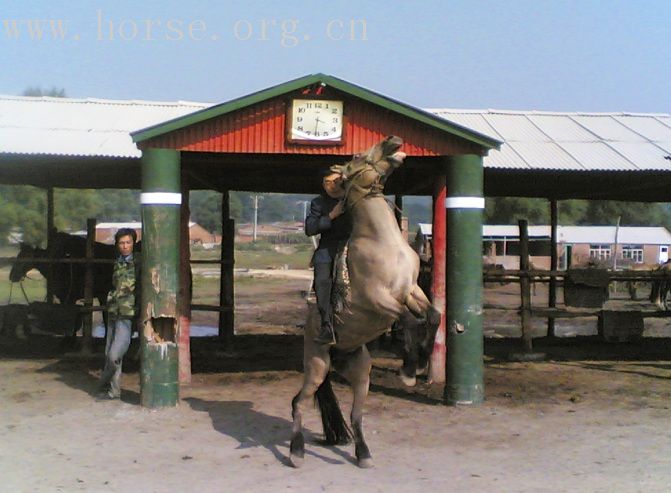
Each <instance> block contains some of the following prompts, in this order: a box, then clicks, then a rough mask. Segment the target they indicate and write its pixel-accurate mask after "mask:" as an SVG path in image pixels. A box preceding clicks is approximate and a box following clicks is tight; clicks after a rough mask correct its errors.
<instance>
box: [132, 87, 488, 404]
mask: <svg viewBox="0 0 671 493" xmlns="http://www.w3.org/2000/svg"><path fill="white" fill-rule="evenodd" d="M297 101H300V103H299V104H297ZM313 105H314V106H313ZM312 107H317V108H323V109H324V110H326V111H324V112H322V113H320V115H318V116H317V119H316V120H313V121H312V122H311V123H310V124H311V125H312V123H314V129H312V127H310V128H305V129H304V128H303V127H302V124H301V122H302V121H303V119H302V117H303V115H304V113H303V114H301V111H302V109H305V108H307V109H308V110H309V109H310V108H312ZM301 108H302V109H301ZM308 113H309V111H308ZM319 118H324V119H325V120H328V122H327V123H328V124H327V125H326V126H327V127H328V130H329V133H330V135H333V133H335V134H337V135H336V136H335V137H330V136H329V138H324V137H325V136H324V134H323V133H322V132H319V131H318V128H319V127H318V125H319V123H320V122H321V123H324V122H323V121H322V120H319ZM331 122H333V132H331ZM296 123H298V125H299V126H298V128H295V125H296ZM339 125H342V126H341V127H340V130H339V131H337V127H338V126H339ZM297 130H300V132H297ZM295 133H297V134H299V135H300V138H296V135H295ZM132 135H133V140H134V141H135V142H136V143H137V144H138V147H139V148H140V149H141V150H142V152H143V157H142V182H143V185H142V191H143V193H142V204H143V225H144V238H145V242H144V245H145V247H144V248H143V257H144V259H145V263H144V266H145V268H144V274H143V275H144V276H145V277H146V278H145V279H143V295H144V303H145V309H146V310H145V311H144V313H143V315H144V317H145V334H144V337H143V341H144V342H145V347H146V348H147V349H146V350H145V351H144V353H143V354H144V355H145V357H146V358H147V359H146V364H145V365H144V367H151V366H152V365H153V364H154V363H152V362H157V361H158V360H159V359H161V360H164V359H165V355H166V354H167V355H168V357H167V359H170V351H171V349H170V348H172V347H173V345H174V344H175V343H177V342H179V344H178V347H179V348H180V353H181V361H182V362H185V361H187V360H188V352H187V348H188V339H189V335H188V330H189V329H188V320H189V314H188V308H187V307H188V303H184V302H183V300H184V297H185V296H187V292H188V289H186V287H185V286H184V280H183V281H182V286H181V289H180V290H179V291H180V296H179V297H177V296H176V294H177V287H176V286H175V285H174V280H173V279H172V277H171V274H170V273H171V269H173V270H177V268H178V266H177V265H170V262H167V263H166V259H165V258H163V259H162V260H161V262H158V261H157V260H156V259H157V258H158V257H160V256H161V251H165V246H166V245H170V247H169V248H173V249H178V248H179V236H180V235H179V231H178V229H179V228H178V226H177V217H178V215H179V210H180V207H179V206H180V204H182V207H181V210H182V211H184V209H185V207H184V204H186V202H187V201H186V195H187V194H188V190H189V188H190V187H203V186H206V187H208V188H214V189H217V190H220V191H222V192H224V193H225V194H226V191H228V190H246V191H253V192H285V193H313V194H317V193H319V192H320V191H321V180H320V178H319V176H320V171H321V170H323V169H324V168H325V167H327V166H329V165H331V164H334V163H340V162H344V161H347V160H349V159H350V158H351V156H352V155H354V154H356V153H358V152H361V151H364V150H366V149H368V148H369V147H371V146H373V145H375V144H377V143H379V142H380V141H382V140H383V139H384V138H386V137H387V136H389V135H399V136H401V137H402V138H403V141H404V145H403V151H404V152H405V153H406V154H407V158H406V159H405V162H404V165H403V166H402V167H401V168H400V169H399V170H397V171H396V172H395V173H394V174H393V175H392V176H391V178H390V179H389V181H388V183H387V187H386V190H387V192H390V193H395V194H396V195H404V194H421V193H427V194H431V195H433V196H434V198H435V199H436V200H435V207H434V224H435V226H436V227H435V230H434V245H435V246H434V252H435V254H434V265H436V272H434V279H435V286H434V289H433V291H434V293H433V294H434V296H433V297H434V303H435V304H437V305H438V308H439V309H440V310H441V312H445V311H447V315H446V319H445V322H444V323H443V327H449V326H454V327H457V328H458V330H454V331H453V334H449V333H448V337H453V338H454V339H453V341H452V346H451V347H452V350H451V361H452V366H453V370H452V371H448V383H447V385H446V399H447V401H449V402H453V403H477V402H480V401H481V400H482V399H483V398H484V389H483V382H482V373H483V367H482V365H483V363H482V355H483V354H482V352H483V348H482V314H481V311H473V310H471V309H470V307H472V306H474V305H478V304H480V305H481V303H482V293H481V288H482V287H481V283H480V276H481V260H480V255H479V253H478V250H479V245H480V241H481V240H480V234H481V232H480V228H481V222H482V209H483V208H484V197H483V191H482V179H483V178H482V177H483V171H482V157H483V156H484V155H486V153H487V151H488V150H489V149H492V148H497V147H498V146H499V144H500V142H498V141H497V140H496V139H493V138H490V137H487V136H484V135H482V134H480V133H478V132H474V131H472V130H469V129H467V128H465V127H462V126H460V125H456V124H453V123H451V122H449V121H447V120H444V119H442V118H440V117H437V116H436V115H434V114H432V113H428V112H425V111H423V110H420V109H418V108H414V107H412V106H409V105H407V104H404V103H401V102H399V101H395V100H393V99H390V98H387V97H385V96H382V95H380V94H378V93H375V92H373V91H370V90H367V89H364V88H362V87H359V86H356V85H354V84H351V83H349V82H346V81H343V80H341V79H338V78H335V77H332V76H328V75H324V74H316V75H310V76H306V77H302V78H300V79H296V80H293V81H290V82H286V83H284V84H281V85H278V86H275V87H271V88H269V89H266V90H263V91H260V92H257V93H254V94H251V95H248V96H245V97H243V98H240V99H236V100H233V101H229V102H227V103H224V104H221V105H215V106H211V107H208V108H206V109H203V110H201V111H198V112H195V113H192V114H190V115H186V116H184V117H180V118H176V119H174V120H171V121H168V122H164V123H161V124H159V125H156V126H153V127H149V128H145V129H143V130H139V131H137V132H134V133H133V134H132ZM448 191H449V192H448ZM446 208H447V210H448V213H447V214H446V212H445V210H446ZM225 209H226V208H225ZM185 217H188V216H185V215H184V214H182V223H183V222H184V220H185V219H184V218H185ZM446 217H447V218H446ZM224 220H225V222H226V221H230V219H229V218H224ZM447 223H449V225H450V226H449V228H451V230H452V231H454V233H455V240H454V241H452V242H451V243H450V245H449V246H448V247H449V248H448V249H447V250H446V243H447V242H446V234H445V231H446V225H447ZM229 237H230V235H227V234H224V238H225V239H226V238H229ZM224 250H225V248H224ZM230 250H232V248H230ZM450 256H453V257H455V258H456V256H459V258H460V261H459V263H457V262H456V261H455V262H450V261H449V260H448V261H447V263H446V260H447V259H448V258H449V257H450ZM180 258H181V262H180V264H181V265H180V266H179V270H180V272H182V273H183V274H184V273H186V272H187V270H186V268H185V264H186V265H188V249H185V248H182V251H181V257H180ZM222 260H223V261H224V262H223V263H224V265H228V268H229V272H228V274H226V273H223V274H224V275H222V278H231V279H232V258H229V259H222ZM226 260H228V262H226ZM450 269H453V272H452V274H451V275H450V273H449V270H450ZM446 276H447V282H450V283H453V284H454V289H452V290H449V289H448V295H447V296H448V297H450V296H452V297H453V299H452V301H451V302H448V303H447V304H446V300H445V282H446V281H445V279H446ZM179 300H182V301H179ZM445 306H447V307H448V308H447V310H445ZM476 312H477V313H476ZM451 319H454V320H452V322H451ZM157 324H161V325H162V326H163V328H168V330H162V331H161V334H158V335H157V330H156V327H155V326H156V325H157ZM170 327H172V328H170ZM226 330H227V331H228V332H229V333H230V332H231V331H232V324H230V325H229V326H228V327H227V328H226ZM166 344H167V345H168V346H167V347H168V350H167V351H166V349H164V347H165V345H166ZM438 348H442V354H443V355H444V354H445V350H444V348H445V331H444V328H443V332H442V336H441V337H439V339H438ZM438 351H439V352H440V351H441V349H438ZM159 355H160V356H159ZM449 364H450V362H449V361H448V365H449ZM443 368H444V366H443ZM181 373H182V375H186V374H187V373H188V368H184V367H183V368H182V369H181ZM184 378H185V377H184ZM146 380H147V385H146V387H143V390H144V389H145V388H146V389H147V392H146V395H149V396H152V395H154V396H156V397H155V398H154V397H148V399H147V404H148V405H154V404H156V403H163V402H165V401H166V400H170V398H165V397H164V396H161V395H159V394H161V393H162V392H163V391H164V390H163V389H161V388H160V384H159V386H157V383H156V382H149V380H150V378H147V379H146ZM144 382H145V378H144V376H143V383H144ZM152 389H153V390H152ZM143 398H144V397H143Z"/></svg>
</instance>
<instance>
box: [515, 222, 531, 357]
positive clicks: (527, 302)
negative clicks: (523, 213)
mask: <svg viewBox="0 0 671 493" xmlns="http://www.w3.org/2000/svg"><path fill="white" fill-rule="evenodd" d="M518 224H519V228H520V271H522V272H526V271H528V270H529V224H528V222H527V220H526V219H520V220H519V222H518ZM520 298H521V306H522V308H521V317H522V344H523V346H524V350H525V351H528V352H530V351H531V350H532V349H533V344H532V334H531V331H532V329H533V327H532V325H531V282H530V279H529V277H528V276H522V277H521V278H520Z"/></svg>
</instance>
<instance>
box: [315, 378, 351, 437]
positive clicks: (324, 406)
mask: <svg viewBox="0 0 671 493" xmlns="http://www.w3.org/2000/svg"><path fill="white" fill-rule="evenodd" d="M315 400H316V401H317V405H319V412H320V413H321V416H322V426H323V427H324V439H325V441H326V443H327V444H329V445H344V444H346V443H349V442H350V440H351V438H352V431H351V430H350V428H349V426H347V422H346V421H345V418H343V415H342V412H341V411H340V405H339V404H338V399H337V398H336V395H335V393H334V392H333V387H332V386H331V378H330V376H329V375H326V378H325V379H324V381H323V382H322V384H321V385H320V386H319V388H318V389H317V392H316V393H315Z"/></svg>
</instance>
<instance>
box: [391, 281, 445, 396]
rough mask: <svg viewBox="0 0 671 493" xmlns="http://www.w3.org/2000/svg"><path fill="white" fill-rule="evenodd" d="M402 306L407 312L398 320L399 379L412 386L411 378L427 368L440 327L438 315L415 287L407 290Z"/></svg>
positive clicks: (412, 379) (413, 380)
mask: <svg viewBox="0 0 671 493" xmlns="http://www.w3.org/2000/svg"><path fill="white" fill-rule="evenodd" d="M406 306H407V307H408V309H409V310H410V312H406V313H404V314H402V315H401V316H400V318H399V321H400V322H401V326H402V327H403V338H404V350H405V354H404V358H403V368H402V371H401V379H402V380H403V383H405V384H406V385H410V386H412V385H415V383H416V379H415V375H416V374H418V373H421V372H423V371H425V370H426V367H427V366H428V362H429V356H430V355H431V351H432V350H433V342H434V339H435V337H436V331H437V330H438V325H439V324H440V312H439V311H438V310H436V309H435V308H434V307H433V306H432V305H431V303H430V302H429V300H428V298H427V297H426V295H425V294H424V292H423V291H422V290H421V289H420V288H419V286H417V285H415V286H414V287H413V288H412V290H411V291H410V295H409V296H408V298H407V300H406ZM418 369H419V372H418Z"/></svg>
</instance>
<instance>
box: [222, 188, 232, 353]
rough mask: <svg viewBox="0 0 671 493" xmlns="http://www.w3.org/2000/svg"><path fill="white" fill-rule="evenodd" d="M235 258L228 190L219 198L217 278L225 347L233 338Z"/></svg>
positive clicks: (229, 346)
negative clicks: (219, 247) (219, 246)
mask: <svg viewBox="0 0 671 493" xmlns="http://www.w3.org/2000/svg"><path fill="white" fill-rule="evenodd" d="M234 258H235V221H234V220H233V219H231V218H230V196H229V192H228V190H226V191H224V192H223V193H222V196H221V270H220V278H219V306H221V307H222V311H221V312H220V313H219V338H220V339H221V340H222V341H223V343H224V345H225V347H226V348H227V349H230V348H231V347H232V346H233V340H234V337H235V310H234V309H233V306H234V305H235V294H234V285H235V284H234V280H233V267H234Z"/></svg>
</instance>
